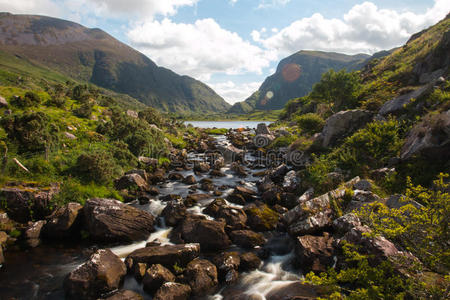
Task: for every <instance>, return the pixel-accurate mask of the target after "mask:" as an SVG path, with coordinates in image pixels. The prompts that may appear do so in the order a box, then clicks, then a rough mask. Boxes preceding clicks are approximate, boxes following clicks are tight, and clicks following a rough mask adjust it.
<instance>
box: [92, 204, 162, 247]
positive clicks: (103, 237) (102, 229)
mask: <svg viewBox="0 0 450 300" xmlns="http://www.w3.org/2000/svg"><path fill="white" fill-rule="evenodd" d="M83 216H84V227H85V229H86V230H87V231H88V232H89V237H90V238H91V239H93V240H96V241H102V242H132V241H138V240H145V239H146V238H148V236H149V235H150V233H151V232H153V231H154V227H153V224H154V221H155V218H154V217H153V216H152V215H151V214H150V213H148V212H146V211H143V210H140V209H137V208H134V207H132V206H129V205H126V204H123V203H122V202H120V201H118V200H114V199H101V198H94V199H89V200H87V201H86V204H85V205H84V208H83Z"/></svg>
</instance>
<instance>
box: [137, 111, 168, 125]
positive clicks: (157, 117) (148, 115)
mask: <svg viewBox="0 0 450 300" xmlns="http://www.w3.org/2000/svg"><path fill="white" fill-rule="evenodd" d="M139 119H142V120H145V121H146V122H147V123H148V124H155V125H156V126H161V125H162V123H163V117H162V116H161V114H160V113H159V112H158V111H157V110H156V109H154V108H153V107H147V108H146V109H144V110H141V111H140V112H139Z"/></svg>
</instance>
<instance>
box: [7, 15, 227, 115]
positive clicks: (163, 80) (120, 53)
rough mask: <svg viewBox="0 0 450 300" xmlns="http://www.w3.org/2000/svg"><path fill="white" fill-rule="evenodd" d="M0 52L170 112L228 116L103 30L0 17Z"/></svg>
mask: <svg viewBox="0 0 450 300" xmlns="http://www.w3.org/2000/svg"><path fill="white" fill-rule="evenodd" d="M0 32H1V33H0V50H1V51H3V52H6V53H8V54H10V55H14V56H15V57H17V58H18V59H20V60H23V61H24V62H27V63H31V64H33V65H37V66H39V67H43V68H47V69H51V70H53V71H56V72H58V73H60V74H64V75H66V76H68V77H70V78H72V79H75V80H79V81H84V82H90V83H93V84H96V85H97V86H100V87H103V88H106V89H110V90H113V91H115V92H118V93H122V94H127V95H129V96H131V97H134V98H136V99H138V100H139V101H141V102H142V103H145V104H147V105H150V106H152V107H155V108H158V109H161V110H163V111H167V112H192V111H194V112H208V111H225V110H227V109H228V108H229V104H228V103H226V102H225V101H224V100H223V99H222V98H221V97H220V96H219V95H217V94H216V93H215V92H214V91H213V90H212V89H211V88H209V87H208V86H206V85H205V84H203V83H202V82H200V81H197V80H195V79H193V78H191V77H188V76H180V75H178V74H176V73H174V72H172V71H170V70H168V69H165V68H162V67H158V66H157V65H156V64H155V63H154V62H153V61H151V60H150V59H148V58H147V57H146V56H145V55H143V54H142V53H140V52H138V51H136V50H134V49H132V48H131V47H129V46H127V45H125V44H123V43H121V42H119V41H118V40H116V39H114V38H113V37H111V36H110V35H109V34H107V33H106V32H104V31H102V30H100V29H96V28H95V29H88V28H86V27H83V26H81V25H79V24H76V23H73V22H69V21H65V20H61V19H55V18H50V17H44V16H31V15H12V14H8V13H2V14H1V15H0Z"/></svg>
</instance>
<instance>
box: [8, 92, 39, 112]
mask: <svg viewBox="0 0 450 300" xmlns="http://www.w3.org/2000/svg"><path fill="white" fill-rule="evenodd" d="M10 103H11V104H12V105H14V106H17V107H21V108H27V107H36V106H39V104H40V103H41V98H40V97H39V95H38V94H36V93H34V92H30V91H28V92H26V93H25V95H24V96H23V97H20V96H19V97H16V96H14V97H13V99H12V100H11V101H10Z"/></svg>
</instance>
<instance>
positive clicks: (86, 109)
mask: <svg viewBox="0 0 450 300" xmlns="http://www.w3.org/2000/svg"><path fill="white" fill-rule="evenodd" d="M93 107H94V103H92V102H90V101H87V102H85V103H83V104H81V106H80V107H79V108H77V109H75V110H74V112H73V113H74V114H75V115H76V116H78V117H80V118H86V119H89V118H90V117H91V115H92V111H93Z"/></svg>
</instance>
